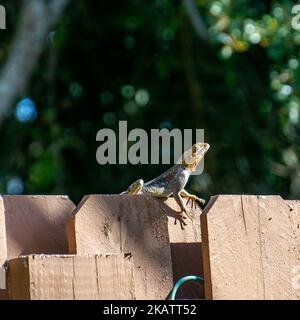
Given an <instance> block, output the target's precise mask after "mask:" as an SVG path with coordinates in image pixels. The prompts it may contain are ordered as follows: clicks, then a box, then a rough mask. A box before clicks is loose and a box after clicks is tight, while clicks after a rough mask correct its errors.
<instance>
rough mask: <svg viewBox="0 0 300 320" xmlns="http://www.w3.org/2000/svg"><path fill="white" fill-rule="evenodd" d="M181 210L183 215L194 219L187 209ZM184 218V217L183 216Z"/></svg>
mask: <svg viewBox="0 0 300 320" xmlns="http://www.w3.org/2000/svg"><path fill="white" fill-rule="evenodd" d="M183 212H184V213H185V215H186V216H187V217H188V218H190V219H191V220H192V221H193V220H194V216H193V215H192V214H190V213H189V212H188V211H187V209H185V210H183ZM185 219H186V218H185Z"/></svg>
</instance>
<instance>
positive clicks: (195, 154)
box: [182, 143, 210, 172]
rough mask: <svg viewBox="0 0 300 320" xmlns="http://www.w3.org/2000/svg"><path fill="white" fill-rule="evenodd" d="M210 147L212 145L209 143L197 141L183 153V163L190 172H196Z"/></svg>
mask: <svg viewBox="0 0 300 320" xmlns="http://www.w3.org/2000/svg"><path fill="white" fill-rule="evenodd" d="M209 147H210V145H209V144H208V143H195V144H194V145H193V146H192V148H191V149H190V150H188V151H186V152H185V153H184V154H183V157H182V158H183V159H182V164H183V165H184V166H185V167H186V168H187V169H188V170H189V171H190V172H194V171H195V170H196V169H197V166H198V164H199V162H200V161H201V160H202V159H203V157H204V155H205V153H206V152H207V150H208V149H209Z"/></svg>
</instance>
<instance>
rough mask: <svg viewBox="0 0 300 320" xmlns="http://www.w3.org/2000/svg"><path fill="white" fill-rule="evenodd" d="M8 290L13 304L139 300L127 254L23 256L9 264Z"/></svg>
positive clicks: (10, 261)
mask: <svg viewBox="0 0 300 320" xmlns="http://www.w3.org/2000/svg"><path fill="white" fill-rule="evenodd" d="M8 286H9V295H10V299H12V300H123V299H129V300H132V299H135V292H134V283H133V268H132V263H131V261H130V258H129V257H127V256H124V255H123V254H116V255H113V254H103V255H90V256H73V255H32V256H21V257H19V258H15V259H12V260H9V262H8Z"/></svg>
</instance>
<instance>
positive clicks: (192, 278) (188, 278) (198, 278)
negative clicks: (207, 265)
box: [170, 276, 204, 300]
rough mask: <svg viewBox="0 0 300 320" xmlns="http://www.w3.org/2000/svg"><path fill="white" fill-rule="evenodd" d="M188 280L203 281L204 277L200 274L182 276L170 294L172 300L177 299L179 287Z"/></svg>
mask: <svg viewBox="0 0 300 320" xmlns="http://www.w3.org/2000/svg"><path fill="white" fill-rule="evenodd" d="M187 281H198V282H201V283H202V282H203V281H204V278H203V277H199V276H186V277H182V278H180V279H179V280H178V281H177V282H176V283H175V285H174V287H173V289H172V291H171V294H170V300H175V299H176V294H177V291H178V289H179V288H180V287H181V286H182V285H183V284H184V283H185V282H187Z"/></svg>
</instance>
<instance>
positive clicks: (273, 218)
mask: <svg viewBox="0 0 300 320" xmlns="http://www.w3.org/2000/svg"><path fill="white" fill-rule="evenodd" d="M211 201H212V203H211V204H210V205H209V206H208V207H207V208H206V209H205V211H204V212H203V214H202V215H201V229H202V240H203V262H204V275H205V279H206V282H205V295H206V298H208V299H299V298H300V290H299V289H295V288H294V287H293V277H294V275H293V273H292V270H293V268H294V267H295V266H297V265H300V229H299V223H300V215H299V212H300V211H299V205H298V203H297V202H296V203H295V202H290V201H284V200H283V199H282V198H281V197H279V196H248V195H242V196H240V195H237V196H225V195H220V196H215V197H213V199H212V200H211Z"/></svg>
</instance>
